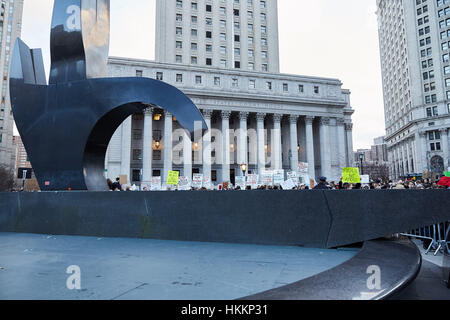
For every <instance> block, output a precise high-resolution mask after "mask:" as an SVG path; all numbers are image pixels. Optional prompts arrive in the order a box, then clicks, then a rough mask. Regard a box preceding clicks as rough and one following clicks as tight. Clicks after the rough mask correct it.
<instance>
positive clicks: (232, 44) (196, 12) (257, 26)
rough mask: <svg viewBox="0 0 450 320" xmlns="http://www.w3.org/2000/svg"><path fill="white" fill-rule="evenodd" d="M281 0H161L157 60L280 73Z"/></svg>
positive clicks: (158, 2) (158, 20) (159, 3)
mask: <svg viewBox="0 0 450 320" xmlns="http://www.w3.org/2000/svg"><path fill="white" fill-rule="evenodd" d="M277 12H278V10H277V1H276V0H231V1H230V0H194V1H190V0H189V1H188V0H175V1H165V0H157V2H156V15H157V19H156V20H157V24H156V61H157V62H162V63H180V64H190V65H198V66H211V67H215V68H223V69H238V70H249V71H261V72H272V73H276V72H279V71H280V70H279V48H278V14H277Z"/></svg>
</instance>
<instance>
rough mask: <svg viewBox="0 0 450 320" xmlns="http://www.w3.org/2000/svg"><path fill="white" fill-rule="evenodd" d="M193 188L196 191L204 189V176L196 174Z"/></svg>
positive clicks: (193, 179)
mask: <svg viewBox="0 0 450 320" xmlns="http://www.w3.org/2000/svg"><path fill="white" fill-rule="evenodd" d="M192 187H193V188H195V189H201V188H202V187H203V174H200V173H195V174H194V177H193V178H192Z"/></svg>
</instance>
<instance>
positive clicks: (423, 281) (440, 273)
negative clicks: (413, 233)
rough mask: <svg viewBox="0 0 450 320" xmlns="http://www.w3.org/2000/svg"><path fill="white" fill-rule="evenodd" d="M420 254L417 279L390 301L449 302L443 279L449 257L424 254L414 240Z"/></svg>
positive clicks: (420, 245)
mask: <svg viewBox="0 0 450 320" xmlns="http://www.w3.org/2000/svg"><path fill="white" fill-rule="evenodd" d="M414 243H416V244H417V247H418V248H419V249H420V251H421V253H422V268H421V271H420V273H419V275H418V276H417V278H416V279H415V280H414V281H413V282H412V283H411V284H410V285H409V286H408V287H407V288H405V289H404V290H403V291H401V292H399V293H398V294H397V295H395V296H393V297H391V300H450V289H448V288H447V287H446V286H447V284H446V282H445V281H444V277H445V276H446V277H448V273H447V272H448V268H449V267H450V265H449V261H450V257H449V256H448V255H443V254H442V253H439V254H437V255H436V256H434V255H433V254H432V253H428V254H425V250H424V249H423V247H422V243H421V241H417V240H414Z"/></svg>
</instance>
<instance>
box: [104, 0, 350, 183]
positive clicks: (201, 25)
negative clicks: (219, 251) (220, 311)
mask: <svg viewBox="0 0 450 320" xmlns="http://www.w3.org/2000/svg"><path fill="white" fill-rule="evenodd" d="M156 25H157V34H156V61H146V60H136V59H128V58H118V57H111V58H110V59H109V72H110V76H112V77H129V76H137V77H149V78H154V79H158V80H162V81H164V82H167V83H169V84H171V85H173V86H175V87H177V88H178V89H180V90H181V91H183V92H184V93H185V94H186V95H188V96H189V97H190V98H191V99H192V101H193V102H194V103H195V104H196V105H197V107H198V108H199V109H200V110H201V112H202V113H203V115H204V118H205V121H206V123H207V125H208V128H209V130H208V131H207V132H206V134H205V135H204V136H203V137H202V136H201V135H200V136H197V137H196V138H195V139H194V141H190V140H188V139H183V138H184V136H185V135H184V132H183V130H180V129H181V128H180V126H179V124H178V123H177V121H176V119H175V118H174V117H173V116H172V115H171V114H169V113H167V112H165V111H164V110H162V109H161V108H158V106H149V108H148V109H147V110H146V111H145V112H144V113H143V114H136V115H134V116H132V117H130V118H128V119H127V120H126V121H125V122H124V123H123V124H122V125H121V126H120V127H119V128H118V130H117V131H116V133H115V134H114V136H113V138H112V140H111V142H110V145H109V148H108V153H107V158H106V163H105V166H106V173H107V176H108V177H109V178H111V179H114V178H116V177H118V176H119V175H126V176H127V177H128V183H129V184H132V183H136V184H138V183H139V182H146V183H148V182H150V181H151V177H152V176H161V177H162V181H163V183H164V181H166V179H167V173H168V171H169V170H177V171H179V172H180V174H181V175H182V176H187V177H192V174H193V173H202V174H203V175H204V176H208V177H211V180H212V182H214V183H215V184H219V183H221V182H231V183H234V178H235V176H237V175H243V174H244V173H243V172H242V171H241V165H242V164H246V165H247V172H246V173H261V172H262V171H264V170H266V169H284V170H285V171H298V166H299V162H304V163H307V164H308V173H309V176H310V177H311V178H317V177H318V176H320V175H324V176H327V177H328V178H329V180H338V179H339V177H340V175H341V172H342V168H344V167H346V166H353V165H354V157H353V137H352V129H353V124H352V119H351V117H352V114H353V112H354V110H353V109H352V107H351V105H350V92H349V91H348V90H345V89H343V88H342V82H341V81H340V80H338V79H329V78H318V77H308V76H298V75H289V74H280V73H279V49H278V17H277V1H276V0H265V1H262V0H226V1H224V0H192V1H188V0H158V1H157V17H156ZM293 41H295V39H293ZM299 56H301V53H299Z"/></svg>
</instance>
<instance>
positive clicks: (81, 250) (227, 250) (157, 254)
mask: <svg viewBox="0 0 450 320" xmlns="http://www.w3.org/2000/svg"><path fill="white" fill-rule="evenodd" d="M358 251H359V249H353V248H350V249H349V248H343V249H336V250H324V249H310V248H302V247H286V246H261V245H241V244H226V243H199V242H181V241H162V240H147V239H125V238H95V237H72V236H51V235H35V234H15V233H0V299H3V300H10V299H19V300H22V299H25V300H28V299H33V300H35V299H36V300H42V299H44V300H47V299H52V300H53V299H56V300H78V299H83V300H84V299H88V300H90V299H93V300H97V299H101V300H110V299H119V300H128V299H133V300H134V299H137V300H140V299H144V300H163V299H164V300H165V299H167V300H215V299H217V300H228V299H238V298H241V297H245V296H248V295H251V294H255V293H258V292H261V291H265V290H269V289H273V288H277V287H281V286H283V285H286V284H289V283H292V282H296V281H299V280H301V279H305V278H308V277H310V276H313V275H315V274H317V273H320V272H323V271H325V270H328V269H330V268H333V267H335V266H337V265H339V264H341V263H344V262H345V261H347V260H349V259H351V258H352V257H353V256H354V255H355V254H356V253H357V252H358ZM73 265H74V266H78V267H79V268H80V284H81V289H80V290H69V289H68V288H67V285H66V282H67V279H68V278H69V277H70V276H71V274H68V273H66V271H67V268H68V267H69V266H73Z"/></svg>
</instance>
